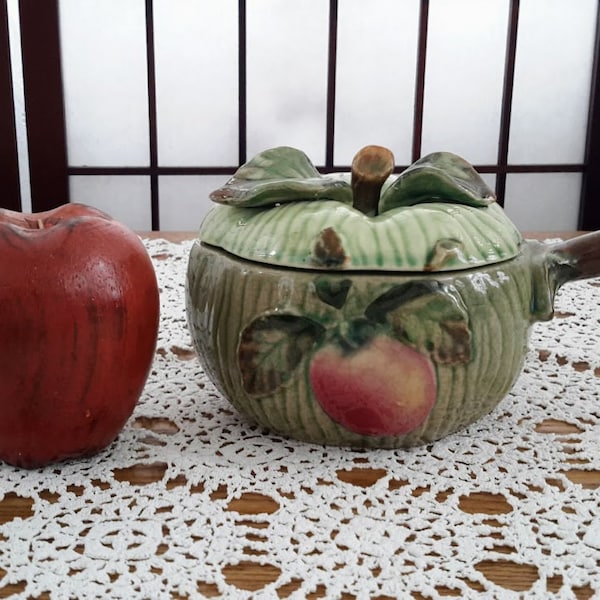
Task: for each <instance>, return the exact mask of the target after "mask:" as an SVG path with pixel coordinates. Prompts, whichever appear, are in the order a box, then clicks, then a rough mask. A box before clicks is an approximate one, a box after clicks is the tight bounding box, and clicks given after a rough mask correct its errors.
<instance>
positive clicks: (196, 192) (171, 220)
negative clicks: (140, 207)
mask: <svg viewBox="0 0 600 600" xmlns="http://www.w3.org/2000/svg"><path fill="white" fill-rule="evenodd" d="M227 179H229V178H228V177H227V176H223V175H197V176H196V175H185V176H182V175H164V176H161V177H160V178H159V192H160V229H161V231H196V230H197V229H198V228H199V227H200V223H201V222H202V219H204V217H205V215H206V214H207V213H208V211H209V210H210V209H211V208H213V207H214V206H216V205H215V203H214V202H211V201H210V199H209V198H208V195H209V194H210V192H212V191H213V190H216V189H217V188H219V187H221V186H222V185H223V184H224V183H225V182H226V181H227Z"/></svg>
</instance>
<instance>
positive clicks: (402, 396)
mask: <svg viewBox="0 0 600 600" xmlns="http://www.w3.org/2000/svg"><path fill="white" fill-rule="evenodd" d="M310 381H311V385H312V388H313V391H314V394H315V396H316V398H317V400H318V401H319V403H320V405H321V406H322V408H323V409H324V410H325V412H326V413H327V414H328V415H329V416H330V417H331V418H332V419H333V420H334V421H337V422H338V423H340V424H341V425H343V426H344V427H346V428H347V429H349V430H351V431H353V432H355V433H359V434H362V435H380V436H394V435H402V434H405V433H409V432H410V431H413V430H414V429H416V428H417V427H418V426H419V425H421V424H422V423H423V422H424V421H425V419H426V418H427V415H428V414H429V412H430V411H431V409H432V407H433V405H434V403H435V399H436V378H435V370H434V367H433V365H432V363H431V361H430V360H429V358H428V357H427V356H425V355H424V354H421V353H420V352H418V351H416V350H414V349H413V348H410V347H409V346H407V345H405V344H402V343H401V342H399V341H397V340H394V339H392V338H390V337H387V336H385V335H378V336H376V337H374V338H373V339H371V340H370V341H369V342H368V343H367V344H365V345H364V346H362V347H361V348H359V349H357V350H352V351H350V352H347V353H345V352H344V351H342V349H341V348H339V347H337V346H335V345H333V344H328V345H326V346H324V347H323V348H322V349H320V350H319V351H318V352H317V353H316V354H315V356H314V358H313V361H312V363H311V367H310Z"/></svg>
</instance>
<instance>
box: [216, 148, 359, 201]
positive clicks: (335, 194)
mask: <svg viewBox="0 0 600 600" xmlns="http://www.w3.org/2000/svg"><path fill="white" fill-rule="evenodd" d="M210 198H211V200H213V201H214V202H218V203H220V204H228V205H234V206H248V207H259V206H273V205H275V204H278V203H284V202H293V201H297V200H322V199H330V200H339V201H340V202H345V203H349V204H351V203H352V190H351V188H350V185H349V184H348V183H347V182H346V181H344V180H342V179H340V178H338V177H328V176H323V175H321V174H320V173H319V172H318V171H317V169H316V168H315V166H314V165H313V163H312V162H311V160H310V159H309V158H308V156H306V154H304V152H302V151H300V150H297V149H296V148H290V147H288V146H280V147H278V148H271V149H269V150H265V151H264V152H261V153H260V154H257V155H256V156H255V157H254V158H252V159H251V160H250V161H248V162H247V163H246V164H244V165H242V166H241V167H240V168H239V169H238V170H237V171H236V173H235V174H234V176H233V177H232V178H231V179H230V180H229V181H228V182H227V183H226V184H225V185H224V186H223V187H221V188H220V189H218V190H215V191H214V192H212V194H211V195H210Z"/></svg>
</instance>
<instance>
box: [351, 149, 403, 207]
mask: <svg viewBox="0 0 600 600" xmlns="http://www.w3.org/2000/svg"><path fill="white" fill-rule="evenodd" d="M393 170H394V155H393V154H392V153H391V152H390V150H388V149H387V148H384V147H383V146H365V147H364V148H363V149H362V150H359V151H358V153H357V154H356V156H355V157H354V159H353V160H352V194H353V197H354V201H353V203H352V205H353V206H354V208H356V209H357V210H360V211H361V212H363V213H365V214H366V215H368V216H374V215H376V214H377V204H378V203H379V193H380V192H381V186H382V185H383V182H384V181H385V180H386V179H387V178H388V177H389V175H390V174H391V172H392V171H393Z"/></svg>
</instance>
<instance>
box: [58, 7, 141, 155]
mask: <svg viewBox="0 0 600 600" xmlns="http://www.w3.org/2000/svg"><path fill="white" fill-rule="evenodd" d="M59 8H60V27H61V46H62V61H63V81H64V88H65V111H66V125H67V145H68V154H69V164H71V165H77V166H80V165H94V166H102V165H129V166H138V165H147V164H148V156H149V154H148V99H147V77H146V33H145V9H144V1H143V0H127V2H123V1H122V0H60V4H59Z"/></svg>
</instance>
